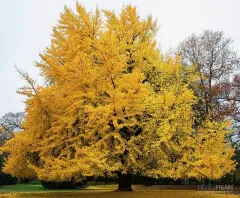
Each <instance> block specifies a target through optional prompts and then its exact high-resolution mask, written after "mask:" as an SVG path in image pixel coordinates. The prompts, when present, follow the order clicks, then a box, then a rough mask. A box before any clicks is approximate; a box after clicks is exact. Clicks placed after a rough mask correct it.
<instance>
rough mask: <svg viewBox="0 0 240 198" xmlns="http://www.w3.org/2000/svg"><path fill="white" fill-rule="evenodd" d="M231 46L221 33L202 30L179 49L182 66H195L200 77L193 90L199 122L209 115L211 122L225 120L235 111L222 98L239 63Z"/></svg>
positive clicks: (226, 98) (230, 103)
mask: <svg viewBox="0 0 240 198" xmlns="http://www.w3.org/2000/svg"><path fill="white" fill-rule="evenodd" d="M232 43H233V41H232V39H230V38H227V37H225V35H224V33H223V32H221V31H212V30H205V31H204V32H203V33H202V34H200V35H198V36H196V35H195V34H192V35H191V36H190V37H188V38H187V39H186V40H185V41H183V42H182V43H181V44H180V46H179V47H178V53H179V54H180V56H181V58H182V63H183V64H185V65H196V71H197V72H199V74H200V75H199V79H198V81H197V84H196V85H195V88H194V90H195V95H196V96H198V103H197V105H195V109H196V111H195V113H196V116H197V117H198V118H199V121H201V120H204V118H205V117H206V116H208V115H211V118H212V119H214V120H224V119H225V118H226V117H227V116H228V115H229V114H230V113H231V112H233V111H234V109H235V106H234V102H233V101H232V100H229V97H228V96H227V95H224V94H226V92H225V91H226V88H227V87H226V86H227V84H228V83H230V76H231V75H232V74H234V73H235V72H236V69H237V68H239V63H240V62H239V61H240V59H239V57H238V56H237V53H236V52H235V51H234V50H233V49H232ZM228 91H229V90H228ZM224 92H225V93H224ZM222 96H224V98H223V97H222Z"/></svg>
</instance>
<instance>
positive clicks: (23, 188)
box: [0, 182, 240, 198]
mask: <svg viewBox="0 0 240 198" xmlns="http://www.w3.org/2000/svg"><path fill="white" fill-rule="evenodd" d="M115 189H117V185H115V184H111V185H97V186H93V185H92V186H88V187H86V188H84V189H81V190H79V189H74V190H49V189H44V188H43V187H42V185H41V184H40V183H39V182H30V183H28V184H16V185H9V186H3V187H2V188H0V197H29V198H65V197H71V198H77V197H84V198H95V197H97V198H110V197H114V198H145V197H146V198H197V197H202V198H208V197H212V198H239V197H240V195H237V194H235V195H234V194H225V193H223V192H210V191H197V190H163V189H157V188H154V187H146V186H141V185H133V189H134V191H133V192H115V191H114V190H115Z"/></svg>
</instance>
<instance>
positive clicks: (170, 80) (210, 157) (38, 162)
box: [3, 4, 235, 190]
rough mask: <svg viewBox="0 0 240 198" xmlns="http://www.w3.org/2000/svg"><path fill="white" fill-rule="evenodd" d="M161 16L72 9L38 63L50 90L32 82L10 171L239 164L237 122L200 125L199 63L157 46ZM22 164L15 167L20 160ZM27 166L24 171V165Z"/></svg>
mask: <svg viewBox="0 0 240 198" xmlns="http://www.w3.org/2000/svg"><path fill="white" fill-rule="evenodd" d="M156 32H157V22H156V21H155V20H153V18H152V17H151V16H148V17H147V18H145V19H142V18H140V16H139V15H138V14H137V12H136V8H135V7H132V6H125V7H123V8H122V10H121V13H120V14H119V15H117V14H116V13H115V12H114V11H109V10H103V11H100V10H99V9H96V11H95V12H87V11H86V10H85V8H84V7H83V6H81V5H80V4H77V9H76V12H73V11H71V10H70V9H68V8H65V10H64V12H63V13H62V14H61V17H60V19H59V21H58V24H57V26H56V27H55V28H53V34H52V40H51V44H50V46H49V47H47V48H46V50H45V51H44V52H43V53H42V54H40V56H41V59H42V61H41V62H39V63H38V64H37V67H38V68H39V69H40V71H41V74H42V76H43V77H44V78H45V79H46V82H47V86H35V83H34V81H33V80H31V79H30V77H29V76H28V75H27V74H26V73H23V76H24V77H25V79H26V80H27V82H28V84H29V85H28V86H26V87H23V88H22V89H20V90H19V93H21V94H24V95H26V96H28V99H27V100H26V121H25V122H24V125H23V128H24V131H23V132H21V133H18V134H17V135H16V137H15V138H13V139H11V140H10V141H8V142H7V143H6V144H5V146H4V147H3V149H4V150H5V151H7V152H9V153H10V154H9V157H8V159H7V161H6V163H5V168H4V171H5V172H8V173H11V174H12V175H16V176H21V177H38V178H39V179H41V180H45V181H52V180H54V181H70V180H82V178H83V177H84V176H90V175H99V174H103V173H107V174H118V176H119V177H120V178H122V180H123V181H122V182H121V179H120V183H119V189H120V190H121V189H126V190H130V189H131V186H126V185H124V178H125V176H127V175H130V174H132V173H136V172H140V173H141V174H144V175H149V176H153V177H172V178H175V179H176V178H187V177H197V178H202V177H204V178H205V177H207V178H221V177H222V176H223V175H224V174H226V173H227V172H229V171H231V170H233V169H234V166H235V162H234V161H232V160H231V157H232V155H233V153H234V149H233V148H231V146H230V144H228V143H227V142H226V141H225V135H226V134H228V133H230V130H229V127H230V123H229V122H228V121H226V122H219V123H218V122H214V121H210V119H209V120H208V119H206V121H205V122H204V123H203V124H202V125H201V126H199V127H198V128H193V122H194V116H193V110H192V106H193V104H194V103H195V102H196V97H195V96H194V94H193V91H192V90H191V89H190V88H189V85H190V83H191V82H192V81H194V80H195V79H196V76H195V74H193V72H192V71H193V67H189V68H186V67H184V66H183V65H182V64H181V61H180V58H179V57H177V56H176V57H171V56H163V55H162V54H161V52H160V50H159V49H158V48H157V42H156V40H155V34H156ZM19 163H20V164H21V166H20V167H19V169H16V166H19ZM23 167H24V168H23Z"/></svg>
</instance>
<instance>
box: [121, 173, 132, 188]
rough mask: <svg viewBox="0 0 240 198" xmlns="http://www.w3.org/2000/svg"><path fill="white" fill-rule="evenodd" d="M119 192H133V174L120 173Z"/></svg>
mask: <svg viewBox="0 0 240 198" xmlns="http://www.w3.org/2000/svg"><path fill="white" fill-rule="evenodd" d="M118 191H132V174H131V173H127V174H126V173H121V172H119V173H118Z"/></svg>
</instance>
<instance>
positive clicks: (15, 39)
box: [0, 0, 240, 117]
mask: <svg viewBox="0 0 240 198" xmlns="http://www.w3.org/2000/svg"><path fill="white" fill-rule="evenodd" d="M79 2H80V3H82V4H83V5H85V7H86V8H87V9H88V10H94V9H95V7H96V6H98V7H100V8H104V9H114V10H116V11H117V12H119V11H120V9H121V7H122V6H123V5H126V4H129V3H131V4H132V5H134V6H136V7H137V8H138V13H139V14H140V15H141V16H142V17H145V16H147V15H148V14H152V15H153V17H154V18H157V20H158V22H159V25H160V29H159V32H158V35H157V40H158V42H159V44H160V46H161V48H162V50H163V51H164V52H166V51H168V50H169V49H170V48H175V47H176V46H177V45H178V44H179V42H181V41H182V40H184V39H185V38H186V37H187V36H189V35H190V34H192V33H197V34H198V33H201V32H202V31H203V30H205V29H212V30H222V31H224V32H225V34H226V36H228V37H231V38H232V39H234V41H235V42H234V48H235V50H237V51H240V27H239V26H240V24H239V19H240V11H239V9H240V1H239V0H147V1H146V0H144V1H143V0H138V1H137V0H79ZM75 4H76V0H0V117H1V116H2V115H4V114H5V113H7V112H9V111H12V112H18V111H23V110H24V107H25V105H24V103H23V100H24V97H23V96H19V95H18V94H17V93H16V90H17V88H19V87H21V86H22V85H24V81H23V80H22V79H20V77H19V76H18V74H17V72H16V71H15V69H14V65H15V64H16V65H17V66H18V67H19V68H21V69H23V70H26V71H27V72H28V73H29V74H30V75H31V76H32V77H33V78H35V79H37V80H38V82H39V83H41V79H40V77H39V75H38V70H37V69H36V68H35V67H34V62H35V61H38V60H39V56H38V54H39V53H40V52H42V51H43V50H44V48H45V47H46V46H47V45H48V44H49V41H50V38H51V37H50V35H51V32H52V27H53V26H54V25H55V24H56V22H57V19H58V18H59V14H60V12H62V11H63V7H64V5H67V6H69V7H71V8H72V9H74V8H75Z"/></svg>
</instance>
